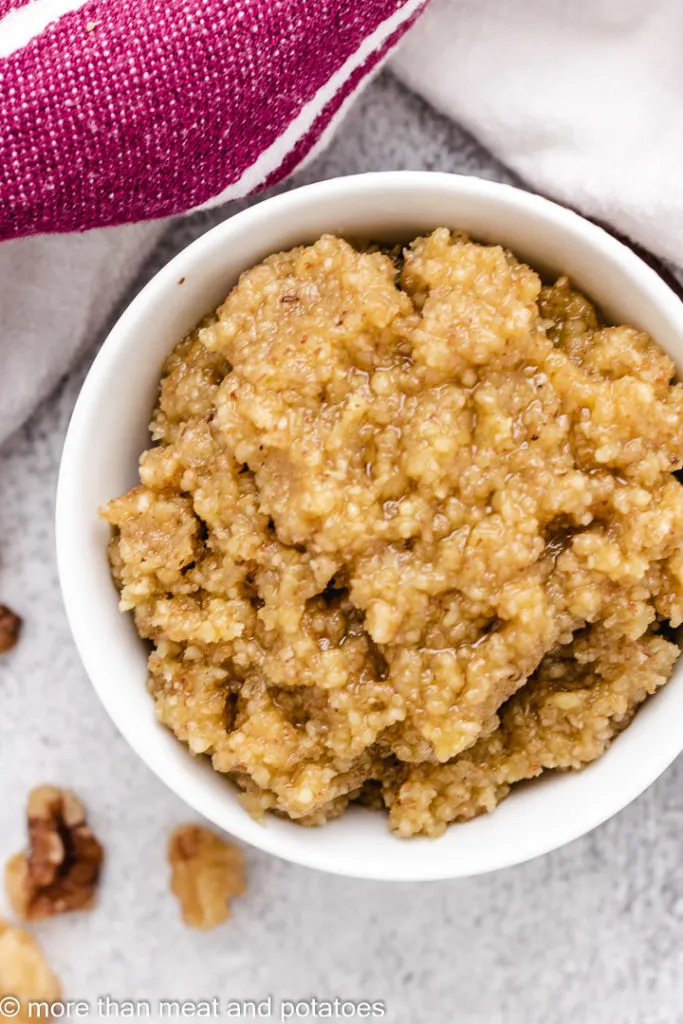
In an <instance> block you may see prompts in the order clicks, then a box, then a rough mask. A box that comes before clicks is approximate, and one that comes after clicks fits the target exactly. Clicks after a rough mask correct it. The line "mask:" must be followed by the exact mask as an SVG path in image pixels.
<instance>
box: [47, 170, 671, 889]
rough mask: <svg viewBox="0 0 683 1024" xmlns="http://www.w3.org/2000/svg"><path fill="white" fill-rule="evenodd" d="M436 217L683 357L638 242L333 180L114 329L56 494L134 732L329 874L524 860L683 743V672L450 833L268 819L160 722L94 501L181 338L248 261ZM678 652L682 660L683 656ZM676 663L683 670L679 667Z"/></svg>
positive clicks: (97, 679) (412, 232) (265, 218)
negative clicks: (583, 762)
mask: <svg viewBox="0 0 683 1024" xmlns="http://www.w3.org/2000/svg"><path fill="white" fill-rule="evenodd" d="M439 225H446V226H448V227H451V228H458V229H462V230H465V231H467V232H469V233H470V234H472V235H473V236H474V237H475V238H477V239H479V240H482V241H488V242H501V243H503V244H505V245H507V246H509V247H510V248H511V249H512V250H513V251H514V252H515V253H516V254H517V255H519V256H521V257H522V258H523V259H525V260H527V261H528V262H529V263H530V264H531V265H532V266H534V267H535V268H537V269H538V270H540V271H541V272H543V273H545V274H553V273H554V274H559V273H561V272H564V273H568V274H569V275H570V276H571V278H572V279H573V281H574V282H575V283H576V284H577V285H578V286H579V288H581V289H582V290H584V291H585V292H586V293H587V294H588V295H589V296H590V297H591V298H592V299H593V300H595V301H596V302H597V303H598V305H599V306H600V308H601V309H602V310H603V312H604V313H605V314H606V316H607V317H608V318H609V319H610V320H612V321H613V322H618V323H632V324H634V325H636V326H638V327H641V328H643V329H645V330H648V331H649V332H650V333H651V334H652V335H653V336H654V337H655V338H656V339H657V340H658V341H659V343H660V344H661V345H662V346H663V347H664V348H665V349H666V350H667V351H668V352H669V353H670V355H671V356H672V357H673V358H674V360H675V361H676V363H677V365H678V368H679V371H681V370H682V369H683V306H682V305H681V303H680V302H679V301H678V299H677V298H676V297H675V296H674V294H673V293H672V292H671V291H670V289H669V288H668V287H667V286H666V285H665V284H664V282H663V281H662V280H661V279H660V278H659V277H658V276H657V275H656V274H655V272H654V271H652V270H651V269H650V268H649V267H647V266H646V265H645V264H644V263H642V261H640V260H639V259H638V258H637V257H636V256H635V255H634V254H633V253H632V252H630V250H628V249H626V248H625V247H624V246H622V245H621V244H620V243H618V242H617V241H615V240H614V239H613V238H611V237H610V236H608V235H607V234H606V233H605V232H604V231H602V230H601V229H600V228H598V227H595V226H594V225H592V224H589V223H587V222H586V221H584V220H582V219H581V218H579V217H577V216H576V215H574V214H573V213H571V212H569V211H567V210H564V209H562V208H560V207H557V206H555V205H554V204H552V203H549V202H547V201H545V200H542V199H540V198H538V197H535V196H531V195H528V194H526V193H523V192H520V191H518V190H516V189H512V188H509V187H507V186H503V185H498V184H495V183H491V182H486V181H481V180H479V179H474V178H462V177H458V176H455V175H442V174H429V173H424V172H415V173H413V172H394V173H384V174H371V175H363V176H360V177H355V178H347V179H341V180H337V181H329V182H323V183H320V184H317V185H312V186H308V187H306V188H303V189H299V190H296V191H293V192H290V193H287V194H285V195H282V196H278V197H276V198H274V199H271V200H267V201H265V202H263V203H261V204H259V205H258V206H256V207H253V208H251V209H250V210H247V211H245V212H244V213H240V214H238V215H237V216H235V217H233V218H232V219H230V220H228V221H225V222H224V223H222V224H220V225H219V226H218V227H216V228H214V229H213V230H212V231H210V232H208V233H207V234H206V235H204V236H203V237H202V238H200V239H198V240H197V241H196V242H195V243H193V244H192V245H191V246H189V247H188V248H187V249H186V250H184V252H182V253H181V254H180V255H179V256H177V257H176V258H175V259H174V260H173V261H172V262H171V263H170V264H168V265H167V266H166V267H165V268H164V269H163V270H162V271H161V272H160V273H159V274H158V275H157V276H156V277H155V278H154V279H153V280H152V281H151V282H150V284H149V285H148V286H147V287H146V288H145V289H144V290H143V291H142V292H141V293H140V295H139V296H138V297H137V298H136V299H135V301H134V302H133V303H132V304H131V306H130V307H129V308H128V309H127V310H126V312H125V313H124V314H123V316H122V317H121V319H120V320H119V322H118V323H117V324H116V326H115V327H114V329H113V330H112V332H111V334H110V336H109V338H108V339H107V341H106V342H105V344H104V346H103V348H102V350H101V352H100V353H99V355H98V357H97V359H96V360H95V362H94V364H93V367H92V369H91V371H90V374H89V376H88V378H87V380H86V382H85V385H84V387H83V390H82V392H81V395H80V397H79V400H78V403H77V405H76V409H75V411H74V415H73V418H72V422H71V424H70V427H69V432H68V435H67V440H66V443H65V447H64V454H63V459H62V468H61V473H60V481H59V488H58V499H57V546H58V560H59V569H60V578H61V582H62V589H63V593H64V599H65V604H66V609H67V614H68V616H69V620H70V624H71V628H72V631H73V634H74V638H75V640H76V643H77V646H78V648H79V651H80V654H81V657H82V659H83V662H84V665H85V668H86V670H87V672H88V674H89V676H90V678H91V680H92V682H93V684H94V686H95V688H96V690H97V692H98V693H99V695H100V697H101V699H102V701H103V703H104V704H105V707H106V708H107V710H108V712H109V714H110V715H111V717H112V718H113V720H114V722H115V723H116V725H117V726H118V728H119V729H120V731H121V732H122V733H123V734H124V736H126V738H127V739H128V740H129V742H130V743H131V745H132V746H133V747H134V748H135V749H136V751H137V752H138V753H139V754H140V756H141V757H142V758H143V759H144V760H145V761H146V762H147V763H148V765H149V766H150V767H151V768H152V769H153V770H154V771H155V772H156V773H157V774H158V775H159V776H160V777H161V778H162V779H163V780H164V781H165V782H166V783H167V784H168V785H169V786H170V787H171V788H172V789H174V790H175V791H176V792H177V793H178V794H179V795H180V796H181V797H182V798H183V799H184V800H185V801H186V802H187V803H189V804H190V805H192V806H193V807H194V808H196V810H197V811H199V812H201V813H202V814H204V815H205V816H206V817H207V818H209V819H210V820H211V821H213V822H214V823H215V824H217V825H218V826H220V827H223V828H225V829H226V830H227V831H229V832H231V833H233V834H234V835H236V836H238V837H240V838H242V839H243V840H245V841H247V842H250V843H252V844H253V845H255V846H258V847H261V848H262V849H265V850H268V851H270V852H272V853H275V854H278V855H280V856H282V857H285V858H287V859H291V860H293V861H297V862H299V863H303V864H307V865H310V866H313V867H317V868H321V869H324V870H329V871H334V872H338V873H340V874H345V875H354V876H360V877H366V878H378V879H430V878H444V877H457V876H465V875H473V874H477V873H480V872H483V871H488V870H492V869H494V868H498V867H502V866H505V865H509V864H514V863H518V862H521V861H523V860H526V859H529V858H530V857H533V856H535V855H538V854H540V853H543V852H546V851H548V850H550V849H553V848H555V847H557V846H559V845H561V844H562V843H565V842H567V841H569V840H571V839H573V838H576V837H577V836H579V835H581V834H582V833H584V832H586V831H588V830H589V829H591V828H593V827H594V826H595V825H597V824H599V823H600V822H601V821H603V820H605V819H606V818H607V817H609V816H610V815H611V814H613V813H614V812H616V811H617V810H619V809H620V808H622V807H623V806H625V805H626V804H627V803H628V802H630V801H631V800H632V799H633V798H634V797H636V796H637V795H638V794H639V793H640V792H642V790H643V789H645V788H646V787H647V786H648V785H649V784H650V783H651V782H652V781H653V780H654V779H655V778H656V777H657V776H658V775H659V774H660V773H661V772H662V771H663V770H664V768H665V767H666V766H667V765H668V764H669V763H670V762H671V761H672V760H673V758H674V757H675V756H676V755H677V754H678V753H679V752H680V750H681V748H683V733H682V732H681V730H680V729H678V728H677V726H676V723H677V722H678V721H680V720H681V718H683V684H682V683H681V681H680V680H674V681H672V683H671V684H670V685H668V686H667V687H666V688H665V689H664V690H663V691H662V692H661V693H660V694H658V695H657V696H656V697H655V698H653V699H651V700H649V701H648V702H647V703H646V705H645V706H644V707H643V708H642V709H641V710H640V712H639V714H638V715H637V716H636V719H635V721H634V722H633V724H632V725H631V726H630V727H629V729H628V730H627V731H626V732H625V733H624V734H623V735H622V736H621V737H620V738H619V739H618V740H617V742H616V743H615V744H614V745H613V746H612V747H611V748H610V750H609V751H608V753H607V754H606V755H605V756H604V757H603V758H602V759H601V760H600V761H598V762H596V763H595V764H594V765H592V766H590V767H589V768H587V769H586V770H584V771H583V772H581V773H576V774H566V775H555V776H548V777H546V778H544V779H542V780H539V781H537V782H535V783H534V784H533V785H529V786H525V787H524V788H522V789H520V791H519V792H516V793H513V794H512V796H510V797H509V798H508V799H507V800H506V801H505V802H504V803H503V804H502V805H501V806H500V807H499V808H498V809H497V810H496V812H495V813H494V814H492V815H489V816H485V817H482V818H479V819H477V820H476V821H473V822H470V823H469V824H467V825H461V826H455V827H453V828H451V829H450V830H449V831H448V832H447V833H446V835H445V836H443V837H442V838H440V839H439V840H436V841H430V840H426V839H414V840H410V841H398V840H397V839H395V838H394V837H393V836H392V835H391V834H390V833H389V831H388V829H387V827H386V821H385V820H384V818H383V816H381V815H378V814H376V813H373V812H369V811H364V810H362V809H353V810H351V811H349V812H348V813H347V814H346V815H344V816H343V817H342V818H341V819H339V820H337V821H335V822H332V823H330V824H329V825H327V826H326V827H325V828H323V829H302V828H300V827H298V826H296V825H293V824H292V823H290V822H287V821H282V820H279V819H275V818H271V819H269V820H268V821H267V823H266V825H265V826H261V825H259V824H257V823H256V822H254V821H253V820H252V819H251V818H250V817H249V816H248V815H247V814H246V812H245V811H243V810H242V808H241V807H240V805H239V804H238V802H237V795H236V792H235V790H234V789H233V787H232V785H231V784H230V783H228V782H226V780H225V779H223V778H222V777H220V776H219V775H217V774H216V773H214V772H213V771H212V769H211V768H210V766H209V764H208V762H206V761H205V760H202V759H193V758H192V757H191V756H190V755H189V753H188V752H187V750H186V749H185V747H183V746H182V745H181V744H179V743H178V742H177V741H176V740H175V739H174V738H173V737H172V735H171V734H170V733H169V732H167V731H166V730H165V729H164V728H162V727H161V726H159V725H158V724H157V723H156V721H155V717H154V708H153V705H152V700H151V698H150V697H149V695H148V694H147V691H146V688H145V679H146V667H145V664H146V649H145V647H144V645H143V644H142V643H141V641H140V640H139V639H138V637H137V635H136V633H135V630H134V627H133V623H132V619H131V617H130V616H128V615H121V614H120V612H119V611H118V607H117V595H116V593H115V590H114V587H113V584H112V581H111V578H110V574H109V567H108V562H107V555H106V546H107V541H108V529H107V527H106V526H105V525H104V524H103V523H101V522H100V521H99V520H98V517H97V508H98V506H99V505H101V504H102V503H103V502H105V501H106V500H108V499H109V498H111V497H113V496H115V495H118V494H121V493H123V492H124V491H125V490H126V489H127V488H129V487H130V486H132V485H134V484H135V483H137V461H138V457H139V455H140V453H141V451H142V450H143V449H144V448H145V447H147V446H148V444H149V435H148V432H147V424H148V421H149V417H150V413H151V410H152V407H153V405H154V402H155V400H156V394H157V388H158V381H159V376H160V372H161V366H162V363H163V360H164V358H165V356H166V354H167V353H168V352H169V350H170V349H171V348H172V347H173V345H174V344H175V343H176V342H177V341H178V340H179V339H180V338H181V337H182V336H183V335H184V334H185V333H186V332H187V331H189V330H190V329H191V328H193V327H194V325H195V324H196V323H197V321H198V320H199V319H200V318H201V317H202V316H203V315H204V314H205V313H206V312H208V311H209V310H211V309H212V308H214V307H215V306H216V305H217V304H218V303H219V302H220V301H221V300H222V299H223V298H224V297H225V295H226V294H227V292H228V291H229V289H230V287H231V286H232V285H233V284H234V283H235V281H236V280H237V277H238V275H239V274H240V272H241V271H242V270H245V269H246V268H248V267H249V266H251V265H253V264H254V263H256V262H257V261H258V260H260V259H261V258H263V257H264V256H266V255H267V254H269V253H271V252H275V251H277V250H279V249H284V248H288V247H290V246H292V245H295V244H298V243H301V242H306V241H312V240H314V239H315V238H317V237H318V236H319V235H320V234H322V233H323V232H336V233H338V234H342V235H347V236H351V237H365V238H368V237H370V238H373V239H377V240H381V241H386V242H394V241H397V240H398V241H401V240H406V239H409V238H412V237H415V236H416V235H418V234H421V233H424V232H426V231H428V230H430V229H431V228H434V227H437V226H439ZM679 665H680V663H679ZM679 673H680V668H679V667H678V666H677V669H676V673H675V674H676V675H678V674H679Z"/></svg>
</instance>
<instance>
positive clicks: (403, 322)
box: [102, 228, 683, 836]
mask: <svg viewBox="0 0 683 1024" xmlns="http://www.w3.org/2000/svg"><path fill="white" fill-rule="evenodd" d="M673 372H674V370H673V365H672V363H671V361H670V359H669V358H668V356H667V355H666V354H665V353H664V352H663V351H662V350H661V349H660V348H659V347H658V346H657V345H656V344H655V343H654V342H653V341H652V340H651V339H650V338H649V337H648V336H647V335H646V334H644V333H642V332H640V331H637V330H635V329H634V328H632V327H628V326H621V327H619V326H616V327H615V326H606V325H605V324H604V323H603V322H602V320H601V318H600V316H599V314H598V313H597V312H596V310H595V308H594V307H593V306H592V305H591V303H590V302H589V301H588V300H587V299H586V298H585V297H584V296H582V295H580V294H578V293H577V292H576V291H574V290H572V288H571V286H570V283H569V282H568V281H567V279H566V278H560V280H559V281H557V282H556V283H555V284H554V285H552V286H546V287H544V286H542V284H541V281H540V279H539V277H538V275H537V274H536V273H535V272H534V271H533V270H531V269H530V268H529V267H528V266H526V265H525V264H523V263H520V262H519V261H518V260H517V259H515V257H514V256H513V255H512V254H511V253H509V252H508V251H506V250H505V249H503V248H501V247H499V246H489V245H479V244H476V243H474V242H471V241H469V240H468V239H467V238H466V237H465V236H463V235H460V234H452V233H451V232H449V231H448V230H446V229H445V228H439V229H437V230H436V231H434V232H433V233H432V234H431V235H430V236H429V237H425V238H418V239H416V240H415V241H414V242H413V243H412V244H411V245H410V246H409V247H408V248H407V249H406V250H405V251H404V252H403V253H400V254H397V253H395V252H392V253H386V252H382V251H372V249H366V250H358V249H356V248H354V247H353V246H352V245H350V244H349V243H348V242H346V241H344V240H342V239H340V238H335V237H333V236H330V235H326V236H323V237H322V238H321V239H319V240H318V241H317V242H315V244H313V245H310V246H306V247H301V248H296V249H293V250H292V251H290V252H285V253H278V254H276V255H273V256H270V257H269V258H268V259H266V260H264V262H263V263H261V264H259V265H258V266H256V267H254V268H252V269H251V270H249V271H247V272H246V273H245V274H243V275H242V277H241V278H240V281H239V283H238V284H237V286H236V287H235V288H234V289H233V290H232V291H231V293H230V294H229V295H228V297H227V299H226V300H225V302H224V304H223V305H222V306H220V307H219V309H218V310H217V311H216V313H215V314H213V315H211V316H209V317H207V319H206V320H205V321H203V322H202V324H200V325H199V327H198V328H197V329H196V330H195V331H194V332H193V333H192V334H191V335H190V336H189V337H187V338H185V339H184V340H183V341H182V342H181V343H180V344H179V345H178V346H177V347H176V348H175V350H174V351H173V352H172V353H171V355H170V356H169V358H168V360H167V362H166V365H165V367H164V370H163V376H162V380H161V390H160V397H159V402H158V405H157V408H156V410H155V413H154V418H153V421H152V425H151V430H152V437H153V440H154V442H155V443H154V445H153V447H152V448H150V449H149V450H148V451H146V452H145V453H144V454H143V455H142V458H141V461H140V479H141V484H140V486H139V487H136V488H134V489H133V490H132V491H130V492H129V493H128V494H125V495H124V496H123V497H120V498H117V499H115V500H113V501H111V502H109V504H108V505H106V506H105V507H104V509H103V510H102V515H103V516H104V518H105V519H106V520H107V521H108V522H109V523H111V525H112V527H113V528H114V530H113V539H112V543H111V547H110V557H111V562H112V566H113V571H114V576H115V579H116V581H117V584H118V586H119V588H120V591H121V607H122V608H123V609H132V610H133V613H134V616H135V622H136V625H137V629H138V632H139V633H140V635H141V636H142V637H144V638H146V639H148V640H150V641H151V643H152V651H151V654H150V658H149V686H150V690H151V693H152V695H153V696H154V699H155V701H156V707H157V712H158V715H159V718H160V719H161V721H162V722H164V723H165V724H166V725H167V726H168V727H169V728H171V729H172V730H173V732H174V733H175V734H176V735H177V736H178V737H179V738H180V739H181V740H182V741H184V742H185V743H187V744H188V746H189V748H190V750H191V751H192V752H193V753H194V754H207V755H210V756H211V758H212V761H213V765H214V767H215V769H216V770H217V771H219V772H224V773H226V774H229V775H230V776H231V777H232V778H233V779H234V780H235V781H236V782H237V783H238V784H239V786H240V787H241V788H242V790H243V791H244V797H243V799H244V802H245V804H246V806H247V807H248V808H249V810H250V811H251V812H252V813H254V814H256V815H261V814H263V812H264V811H266V810H273V811H275V812H277V813H280V814H284V815H288V816H289V817H291V818H293V819H294V820H296V821H299V822H300V823H302V824H306V825H316V824H321V823H323V822H325V821H326V820H328V819H329V818H331V817H335V816H337V815H339V814H341V813H342V812H343V811H344V809H345V808H346V807H347V805H348V803H349V802H350V801H361V802H364V803H366V804H369V805H371V806H373V807H377V808H379V807H383V808H384V807H385V808H387V809H388V813H389V822H390V825H391V828H392V829H393V830H394V831H395V832H396V833H397V834H398V835H400V836H410V835H414V834H417V833H423V834H427V835H431V836H436V835H439V834H440V833H442V832H443V830H444V829H445V828H446V826H447V825H448V824H449V823H450V822H454V821H463V820H466V819H468V818H471V817H473V816H474V815H477V814H479V813H481V812H483V811H490V810H492V809H493V808H494V807H495V806H496V804H497V803H498V802H499V801H500V800H501V799H502V798H503V797H504V796H505V795H506V794H507V793H508V791H509V789H510V787H511V786H512V785H513V784H514V783H515V782H517V781H519V780H522V779H527V778H531V777H533V776H536V775H538V774H539V773H541V772H542V771H543V770H544V769H567V768H579V767H581V766H582V765H584V764H586V763H587V762H589V761H592V760H594V759H595V758H596V757H599V756H600V755H601V754H602V753H603V752H604V750H605V749H606V747H607V746H608V744H609V743H610V741H611V740H612V738H613V737H614V736H615V735H616V733H618V732H619V731H620V730H621V729H623V728H624V727H625V726H626V725H627V724H628V722H629V721H630V719H631V717H632V716H633V714H634V712H635V710H636V708H637V707H638V705H639V704H640V703H641V702H642V701H643V700H644V699H645V698H646V697H647V695H648V694H651V693H653V692H654V691H655V690H656V689H657V688H658V687H659V686H661V685H662V684H663V683H665V682H666V680H667V678H668V677H669V675H670V673H671V670H672V667H673V664H674V662H675V660H676V658H677V657H678V654H679V650H678V647H677V646H676V645H674V644H673V643H672V642H671V641H670V639H667V636H670V629H671V627H676V626H678V625H679V624H680V623H681V621H683V487H682V486H681V484H680V483H679V482H678V480H677V479H676V477H675V476H674V472H675V471H676V470H678V469H679V468H680V467H681V465H683V387H682V386H681V385H679V384H672V383H671V381H672V378H673Z"/></svg>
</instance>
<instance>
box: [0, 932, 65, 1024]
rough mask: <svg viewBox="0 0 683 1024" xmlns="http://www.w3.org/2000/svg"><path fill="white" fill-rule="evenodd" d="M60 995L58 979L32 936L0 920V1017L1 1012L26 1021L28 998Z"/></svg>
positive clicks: (53, 998)
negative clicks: (0, 1003)
mask: <svg viewBox="0 0 683 1024" xmlns="http://www.w3.org/2000/svg"><path fill="white" fill-rule="evenodd" d="M61 994H62V992H61V986H60V984H59V980H58V978H57V976H56V975H55V974H54V972H53V971H52V970H51V968H50V965H49V964H48V962H47V960H46V959H45V954H44V953H43V951H42V949H41V948H40V946H39V945H38V943H37V942H36V940H35V939H34V938H33V936H32V935H30V934H29V933H28V932H27V931H24V929H23V928H17V927H16V926H15V925H11V924H8V923H7V922H6V921H2V920H0V1000H2V1006H3V1011H2V1013H0V1016H2V1015H3V1013H4V1016H6V1017H12V1019H13V1020H14V1021H17V1022H18V1024H27V1022H28V1021H29V1020H33V1019H35V1018H34V1017H33V1016H32V1015H31V1014H30V1013H29V1007H28V1002H29V1000H40V1001H44V1002H47V1003H54V1002H56V1001H57V1000H58V999H60V998H61ZM15 1010H16V1012H15Z"/></svg>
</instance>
